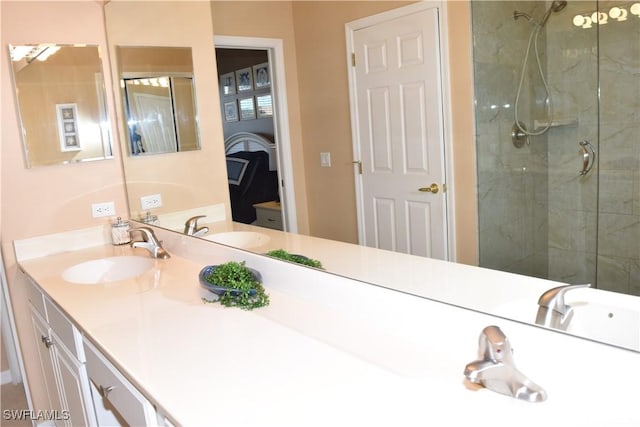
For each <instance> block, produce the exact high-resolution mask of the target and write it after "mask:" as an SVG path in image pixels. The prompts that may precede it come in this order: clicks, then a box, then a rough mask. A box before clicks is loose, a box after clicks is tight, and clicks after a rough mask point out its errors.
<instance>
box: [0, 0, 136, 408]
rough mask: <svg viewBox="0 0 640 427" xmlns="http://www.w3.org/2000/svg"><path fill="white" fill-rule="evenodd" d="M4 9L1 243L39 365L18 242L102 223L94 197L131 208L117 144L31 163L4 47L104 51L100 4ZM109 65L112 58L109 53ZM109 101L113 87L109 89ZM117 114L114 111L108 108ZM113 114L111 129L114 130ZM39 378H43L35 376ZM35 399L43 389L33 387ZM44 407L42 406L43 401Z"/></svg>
mask: <svg viewBox="0 0 640 427" xmlns="http://www.w3.org/2000/svg"><path fill="white" fill-rule="evenodd" d="M0 7H1V8H2V25H1V28H2V30H1V31H2V55H0V58H1V63H2V72H1V75H0V82H1V84H2V86H1V91H0V92H1V94H2V112H1V113H2V151H1V152H0V165H1V174H2V175H1V185H0V187H1V192H2V193H1V194H2V207H1V209H0V218H1V219H2V222H1V224H2V234H1V235H2V240H1V241H2V250H3V256H4V262H5V267H6V270H7V276H8V281H9V289H10V293H11V297H12V304H13V309H14V312H15V315H16V322H17V327H18V334H19V337H20V340H21V343H22V346H23V355H24V358H25V363H26V364H27V366H34V365H33V364H34V363H37V359H35V358H34V357H36V356H35V344H34V343H33V342H32V340H29V339H27V338H28V337H29V335H25V334H27V333H29V328H30V320H29V316H28V311H27V302H26V301H27V299H26V295H25V294H24V290H23V289H22V288H21V287H20V286H19V284H17V283H16V281H15V273H16V266H15V256H14V253H13V247H12V241H13V240H14V239H21V238H26V237H31V236H36V235H41V234H49V233H54V232H62V231H68V230H74V229H78V228H86V227H91V226H95V225H99V224H104V223H105V220H104V219H93V218H92V217H91V204H92V203H95V202H105V201H114V202H115V206H116V210H117V212H118V213H121V214H122V215H126V212H127V205H126V199H125V189H124V180H123V176H122V170H121V165H120V161H119V156H120V154H119V151H118V149H117V147H115V153H114V154H115V159H113V160H105V161H98V162H91V163H83V164H70V165H64V166H47V167H40V168H34V169H26V168H25V160H24V155H23V150H22V142H21V139H20V132H19V125H18V118H17V114H16V107H15V105H16V102H15V99H14V96H13V94H14V91H13V86H12V81H11V77H10V73H9V70H10V67H11V65H10V64H9V59H8V55H7V54H6V46H7V44H9V43H13V44H25V43H42V42H53V43H61V44H69V43H77V42H78V41H82V42H85V43H89V44H96V45H99V46H100V49H101V51H102V52H106V51H107V50H106V40H105V33H104V27H103V13H102V5H101V4H99V3H98V2H94V1H86V2H68V3H66V2H56V3H51V2H12V1H2V2H0ZM103 61H105V64H104V65H105V67H108V65H109V64H108V62H107V61H108V58H106V57H105V56H103ZM108 69H109V68H105V76H106V77H107V82H106V83H107V87H111V82H110V80H109V79H108V77H109V72H108ZM107 97H108V101H109V105H113V94H112V92H111V91H108V93H107ZM110 113H111V114H112V117H114V116H113V112H110ZM114 123H115V122H114V121H112V129H115V125H114ZM34 383H35V384H37V383H38V382H37V381H36V382H34ZM32 394H33V395H34V397H35V401H36V402H40V401H41V399H42V390H39V389H38V388H37V387H34V388H33V389H32ZM37 409H40V408H37Z"/></svg>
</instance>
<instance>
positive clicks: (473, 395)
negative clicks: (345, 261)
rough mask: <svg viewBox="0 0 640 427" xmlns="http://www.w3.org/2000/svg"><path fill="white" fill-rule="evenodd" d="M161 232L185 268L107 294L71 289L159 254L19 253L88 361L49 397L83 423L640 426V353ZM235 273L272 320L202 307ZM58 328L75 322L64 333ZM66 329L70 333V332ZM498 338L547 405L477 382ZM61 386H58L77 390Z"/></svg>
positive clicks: (76, 247)
mask: <svg viewBox="0 0 640 427" xmlns="http://www.w3.org/2000/svg"><path fill="white" fill-rule="evenodd" d="M154 230H155V232H156V233H157V235H158V237H159V238H160V239H162V240H163V241H164V243H163V246H164V247H165V249H166V250H167V251H168V252H169V253H170V254H171V258H170V259H167V260H160V259H159V260H153V263H152V264H153V265H151V266H150V267H149V268H147V269H146V270H145V271H143V272H142V273H139V274H138V275H137V276H135V277H132V278H125V279H123V280H116V281H111V282H106V283H103V282H98V283H95V284H78V283H71V282H69V281H67V280H65V279H63V275H64V272H65V271H67V270H68V269H69V268H71V267H73V266H77V265H80V264H82V263H84V262H87V261H91V260H101V259H106V258H110V257H123V256H134V257H140V258H145V259H146V258H148V254H147V252H146V251H143V250H140V249H132V248H130V247H128V246H124V247H115V246H112V245H110V244H108V243H107V242H106V241H105V240H101V238H102V237H101V236H103V235H104V230H102V229H101V228H100V227H98V228H96V229H90V230H83V231H81V232H72V233H64V234H62V235H54V236H43V237H41V238H32V239H27V240H24V241H17V242H16V243H15V248H16V254H17V257H18V260H19V264H20V269H21V271H20V272H19V273H18V279H19V280H20V281H21V284H22V285H24V286H31V287H32V289H33V290H32V292H31V293H30V295H34V297H33V300H32V301H31V305H32V308H33V307H35V306H36V305H37V304H36V303H34V301H42V304H41V305H42V306H44V307H45V308H44V313H40V316H41V317H42V318H43V319H42V320H44V321H45V322H47V321H48V324H49V328H50V329H51V333H49V334H46V336H47V337H50V338H51V339H52V340H53V344H52V347H53V348H56V349H57V348H59V347H61V346H63V345H64V346H65V348H64V349H63V350H64V351H65V352H67V350H70V351H69V353H72V355H73V356H74V357H75V360H74V362H75V365H74V366H75V368H76V372H77V373H78V375H77V381H76V382H75V384H76V385H77V387H75V388H74V387H68V386H66V384H67V383H63V385H62V386H60V384H58V386H57V387H55V386H48V388H50V389H52V390H54V391H53V392H52V393H50V396H52V395H53V396H55V390H58V391H59V392H60V391H62V395H63V396H64V398H63V399H62V402H63V410H64V405H65V404H66V405H67V407H68V409H69V411H70V415H71V417H72V419H76V418H74V417H78V416H83V417H88V419H89V420H97V421H96V422H97V423H98V424H102V425H109V424H112V423H113V422H114V420H116V421H117V420H120V421H122V420H124V421H125V422H127V423H129V424H134V425H140V424H145V425H154V424H158V425H185V426H195V425H223V426H233V425H251V426H258V425H261V426H269V425H273V426H300V425H304V426H314V425H318V426H320V425H322V426H326V425H368V426H370V425H403V426H412V425H425V424H430V425H466V424H468V425H481V426H482V425H486V426H489V425H495V424H496V422H500V420H497V419H496V418H495V417H496V414H500V415H499V417H500V419H502V420H505V419H509V420H517V424H518V425H521V426H528V425H532V426H533V425H543V424H545V423H548V421H549V420H554V423H555V424H562V425H567V426H578V425H579V426H602V425H609V426H614V425H615V426H633V425H636V426H637V425H639V424H640V414H638V412H637V410H636V409H635V408H636V404H637V393H636V392H635V384H637V383H638V382H640V373H638V371H637V369H635V368H636V367H637V366H638V365H639V362H640V353H636V352H632V351H628V350H625V349H620V348H615V347H613V346H608V345H603V344H599V343H595V342H591V341H588V340H585V339H580V338H576V337H572V336H568V335H564V334H560V333H556V332H552V331H549V330H545V329H543V328H538V327H535V326H530V325H525V324H521V323H517V322H513V321H509V320H504V319H501V318H497V317H493V316H489V315H486V314H482V313H479V312H474V311H471V310H465V309H460V308H457V307H454V306H450V305H447V304H442V303H438V302H434V301H432V300H428V299H424V298H419V297H416V296H412V295H408V294H406V293H403V292H398V291H394V290H390V289H386V288H382V287H378V286H372V285H370V284H365V283H363V282H359V281H356V280H352V279H347V278H344V277H340V276H337V275H333V274H328V273H325V272H322V271H317V270H314V269H309V268H304V267H300V266H297V265H293V264H288V263H284V262H281V261H278V260H275V259H270V258H268V257H264V256H259V255H257V254H254V253H250V252H246V251H242V250H238V249H234V248H230V247H226V246H223V245H219V244H213V243H211V242H207V241H205V240H200V239H194V238H191V237H187V236H184V235H181V234H178V233H173V232H169V231H167V230H163V229H159V228H154ZM231 260H235V261H245V262H246V264H247V266H249V267H251V268H254V269H256V270H258V271H260V272H261V274H262V277H263V283H264V286H265V288H266V291H267V293H268V294H269V296H270V301H271V302H270V305H269V306H267V307H263V308H260V309H256V310H254V311H243V310H239V309H233V308H225V307H222V306H220V305H218V304H209V303H205V302H203V300H202V298H203V297H204V298H212V294H210V293H208V291H206V290H204V289H203V288H201V287H200V286H199V284H198V272H199V271H200V269H202V267H203V266H205V265H210V264H219V263H223V262H226V261H231ZM450 268H452V269H454V268H455V266H454V265H452V266H451V267H450ZM483 274H489V273H488V272H485V273H483ZM492 274H494V275H495V279H496V280H497V281H500V280H501V279H504V278H501V276H502V275H503V274H504V273H501V272H492ZM511 276H513V275H509V277H510V279H511V280H513V277H511ZM67 277H69V276H67ZM453 277H455V276H454V275H450V276H446V275H445V276H441V277H435V276H434V277H429V278H428V280H431V281H445V282H446V281H451V280H453V279H452V278H453ZM425 279H427V278H425ZM73 280H76V281H81V280H82V278H80V279H73ZM30 300H31V297H30ZM40 309H42V307H40ZM56 313H57V314H56ZM55 316H58V317H60V316H61V317H62V318H64V319H65V320H64V321H62V322H57V323H56V322H55V321H54V320H53V319H54V318H55ZM60 323H61V324H63V325H67V326H65V327H64V328H63V329H62V330H58V329H59V328H58V326H57V325H58V324H60ZM488 325H497V326H499V327H500V328H501V329H502V330H503V331H504V332H505V334H506V335H507V336H508V337H509V339H510V341H511V345H512V346H513V348H514V349H515V351H514V360H515V363H516V364H517V366H518V369H519V370H520V371H522V372H523V373H524V374H525V375H527V376H528V377H529V378H530V379H531V380H533V381H535V382H536V383H537V384H539V385H540V386H541V387H543V388H544V389H545V390H546V393H547V394H548V399H547V400H546V401H544V402H541V403H529V402H525V401H521V400H516V399H513V398H511V397H508V396H504V395H500V394H497V393H494V392H492V391H490V390H488V389H483V388H478V387H477V386H474V385H472V384H470V383H468V382H466V381H464V376H463V370H464V368H465V365H466V364H467V363H469V362H471V361H472V360H474V359H476V358H477V352H478V337H479V334H480V332H481V331H482V329H483V328H485V327H486V326H488ZM65 331H66V332H65ZM38 333H40V331H39V332H38ZM64 336H68V337H70V338H67V339H62V338H63V337H64ZM34 338H35V339H40V337H38V336H35V337H34ZM59 340H62V343H60V344H59V343H58V341H59ZM45 347H46V346H45ZM42 355H43V360H49V359H46V352H45V351H44V350H43V353H42ZM51 360H53V359H51ZM56 363H57V365H58V367H59V366H61V365H62V363H58V362H56ZM56 363H54V365H56ZM53 372H54V374H53V377H52V378H53V381H54V382H55V381H58V382H60V379H63V378H64V377H65V376H64V375H63V374H61V372H60V369H58V370H57V371H56V370H55V369H54V370H53ZM585 375H586V376H585ZM585 378H588V381H586V380H585ZM31 386H32V387H35V386H38V385H35V384H33V385H31ZM71 390H79V392H78V393H77V395H72V394H70V393H71ZM122 393H124V394H125V397H123V395H122ZM72 402H73V405H75V406H73V410H71V408H72ZM114 407H115V410H114ZM461 408H464V410H461ZM36 409H45V408H36ZM78 411H81V412H82V413H81V414H78ZM116 413H117V415H115V414H116ZM92 417H93V418H92ZM89 424H93V422H89Z"/></svg>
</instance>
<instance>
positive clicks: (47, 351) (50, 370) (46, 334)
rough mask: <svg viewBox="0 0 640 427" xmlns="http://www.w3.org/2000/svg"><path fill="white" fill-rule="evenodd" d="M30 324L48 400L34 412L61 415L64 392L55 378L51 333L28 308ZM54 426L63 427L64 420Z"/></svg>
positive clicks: (35, 312) (45, 324)
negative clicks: (42, 411) (45, 406)
mask: <svg viewBox="0 0 640 427" xmlns="http://www.w3.org/2000/svg"><path fill="white" fill-rule="evenodd" d="M30 309H31V323H32V326H33V336H34V339H35V341H36V347H37V349H38V358H39V359H40V368H41V370H42V377H43V379H44V386H45V389H46V391H47V396H48V398H49V402H48V405H49V406H48V407H47V408H35V409H36V410H52V411H53V413H55V414H62V410H63V409H64V407H65V403H64V400H63V395H64V392H63V391H61V390H60V389H59V387H58V381H57V378H56V371H57V369H58V368H57V363H56V358H55V356H52V351H51V348H52V346H53V339H52V337H51V331H50V330H49V326H48V325H47V323H46V322H45V321H44V319H42V317H40V315H39V314H38V312H37V310H36V309H34V308H33V306H30ZM56 425H64V420H57V421H56Z"/></svg>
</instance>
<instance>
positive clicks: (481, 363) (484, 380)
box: [464, 326, 547, 402]
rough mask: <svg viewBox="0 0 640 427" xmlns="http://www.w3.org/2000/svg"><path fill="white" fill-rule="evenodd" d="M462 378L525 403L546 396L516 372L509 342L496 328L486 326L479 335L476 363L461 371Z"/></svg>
mask: <svg viewBox="0 0 640 427" xmlns="http://www.w3.org/2000/svg"><path fill="white" fill-rule="evenodd" d="M464 376H465V377H466V378H467V379H468V380H469V381H471V382H472V383H474V384H480V385H482V386H484V387H486V388H488V389H489V390H493V391H495V392H497V393H501V394H506V395H507V396H512V397H515V398H516V399H521V400H526V401H528V402H542V401H543V400H545V399H546V398H547V393H546V392H545V391H544V390H543V389H542V387H540V386H539V385H537V384H535V383H534V382H533V381H531V380H529V379H528V378H527V377H526V376H525V375H524V374H522V373H521V372H520V371H518V370H517V369H516V366H515V363H514V362H513V350H512V349H511V344H510V343H509V339H508V338H507V337H506V336H505V334H504V333H503V332H502V330H500V328H499V327H497V326H487V327H486V328H484V329H483V330H482V333H481V334H480V342H479V346H478V360H475V361H473V362H471V363H469V364H467V366H465V368H464Z"/></svg>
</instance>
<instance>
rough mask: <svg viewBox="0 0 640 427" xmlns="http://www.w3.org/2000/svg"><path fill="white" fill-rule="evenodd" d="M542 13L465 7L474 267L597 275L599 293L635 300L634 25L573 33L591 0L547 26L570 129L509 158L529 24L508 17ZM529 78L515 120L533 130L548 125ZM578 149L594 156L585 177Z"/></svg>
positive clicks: (522, 6)
mask: <svg viewBox="0 0 640 427" xmlns="http://www.w3.org/2000/svg"><path fill="white" fill-rule="evenodd" d="M614 4H615V5H616V6H618V5H619V2H609V1H600V2H599V6H600V9H601V10H608V8H609V6H613V5H614ZM547 5H548V3H543V2H521V1H514V2H479V1H475V2H472V19H473V21H472V23H473V34H474V68H475V76H474V78H475V87H476V93H475V96H476V131H477V135H476V138H477V158H478V186H479V188H478V192H479V216H480V218H479V219H480V231H479V232H480V265H482V266H486V267H489V268H498V269H501V270H507V271H514V272H518V273H523V274H529V275H534V276H540V277H549V278H551V279H554V280H560V281H565V282H572V283H581V282H593V281H594V280H596V274H597V281H598V287H599V288H601V289H608V290H613V291H619V292H628V293H632V294H636V295H640V143H639V142H640V140H639V139H638V138H639V137H638V135H640V43H637V40H640V19H638V18H636V17H633V19H628V20H627V21H625V22H611V23H609V24H607V25H602V26H600V28H598V29H596V28H595V27H594V28H591V29H581V28H577V27H575V26H573V25H572V19H573V16H575V15H576V14H578V13H582V14H587V13H589V14H591V13H592V12H593V11H595V7H596V2H595V1H583V2H582V1H570V2H569V3H568V5H567V7H566V8H565V9H564V10H563V11H561V12H559V13H557V14H553V15H552V16H551V18H550V19H549V21H548V23H547V26H546V27H545V30H544V32H543V33H542V34H541V35H540V39H539V46H540V52H541V59H542V65H543V69H545V72H546V75H547V79H548V82H549V84H550V88H551V95H552V98H553V105H554V117H555V118H556V120H570V121H571V120H577V124H575V123H574V124H571V125H568V126H559V127H554V128H553V129H551V130H550V131H549V132H547V133H546V134H545V135H544V136H537V137H533V138H532V140H531V145H530V146H525V147H523V148H521V149H516V148H515V147H513V145H512V144H511V141H510V134H511V131H510V130H511V126H512V125H513V103H514V101H515V94H516V91H517V85H518V79H519V73H520V67H521V63H522V59H523V57H524V53H525V50H526V46H527V40H528V37H529V32H530V30H531V25H530V24H527V23H526V22H525V20H524V19H519V20H518V21H514V20H513V11H514V10H518V11H521V12H525V13H528V14H529V15H531V16H534V17H539V16H542V14H543V13H544V11H545V8H546V6H547ZM633 41H636V42H633ZM531 54H533V52H532V53H531ZM531 59H533V57H531ZM531 62H532V63H533V61H531ZM527 72H528V76H527V80H526V81H525V85H524V87H523V91H522V95H521V98H522V99H521V101H520V104H519V105H520V107H519V113H520V114H519V115H520V119H521V120H522V121H523V122H524V123H525V124H526V126H528V127H529V128H531V127H533V125H534V124H533V120H535V119H537V120H539V121H544V120H545V118H546V117H545V114H544V110H543V109H542V105H541V100H542V99H544V93H543V92H541V88H542V85H541V83H540V81H539V80H536V79H538V77H537V73H536V71H535V69H534V68H531V67H530V68H529V70H528V71H527ZM532 82H533V83H532ZM598 88H599V89H600V99H599V100H598ZM598 101H600V103H598ZM581 140H588V141H590V142H591V143H592V144H593V145H594V146H595V147H596V149H597V152H598V163H597V165H596V167H594V169H593V171H592V172H591V173H590V174H589V175H587V176H586V177H580V176H579V174H578V171H579V170H580V168H581V166H582V165H581V158H580V154H579V145H578V142H579V141H581Z"/></svg>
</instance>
